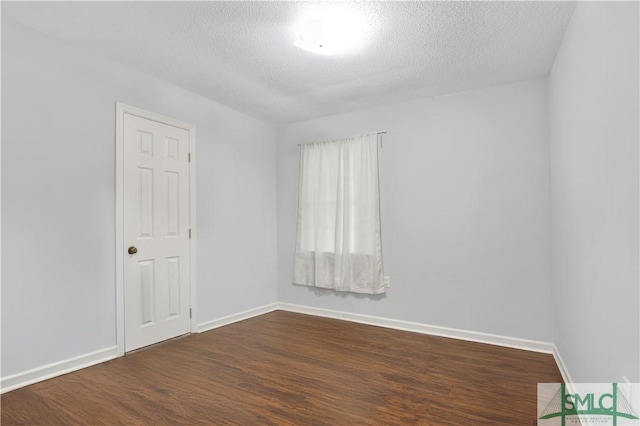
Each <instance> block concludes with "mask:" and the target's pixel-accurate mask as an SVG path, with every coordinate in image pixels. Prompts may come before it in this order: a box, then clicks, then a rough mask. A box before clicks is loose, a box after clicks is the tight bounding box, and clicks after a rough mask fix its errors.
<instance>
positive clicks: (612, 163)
mask: <svg viewBox="0 0 640 426" xmlns="http://www.w3.org/2000/svg"><path fill="white" fill-rule="evenodd" d="M638 75H639V70H638V3H637V2H625V3H615V2H593V3H591V2H586V3H582V2H579V3H578V5H577V7H576V10H575V12H574V15H573V18H572V19H571V23H570V24H569V27H568V29H567V32H566V34H565V37H564V41H563V43H562V46H561V48H560V51H559V52H558V55H557V57H556V61H555V63H554V66H553V70H552V72H551V76H550V79H549V104H550V135H551V137H550V139H551V159H552V161H551V189H552V210H551V211H552V230H553V260H552V265H553V274H554V287H553V300H554V302H555V305H554V323H555V324H554V341H555V344H556V346H557V348H558V350H559V353H560V355H561V357H562V359H563V360H564V362H565V364H566V366H567V368H568V370H569V374H570V376H571V379H572V380H573V381H578V382H611V381H616V382H620V381H621V380H622V376H623V375H626V376H627V378H628V379H629V380H631V381H633V382H638V381H640V373H639V363H640V351H639V341H638V338H639V334H640V329H639V327H640V317H639V312H640V306H639V294H638V286H639V284H638V278H639V277H638V256H639V253H638V217H639V216H638V141H639V132H638V113H639V111H638Z"/></svg>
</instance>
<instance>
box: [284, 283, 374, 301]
mask: <svg viewBox="0 0 640 426" xmlns="http://www.w3.org/2000/svg"><path fill="white" fill-rule="evenodd" d="M294 286H295V287H304V288H306V289H307V291H309V292H311V293H313V294H314V295H315V296H318V297H340V298H342V299H348V298H350V297H352V298H355V299H358V300H362V299H368V300H375V301H377V300H382V299H385V298H386V297H387V294H386V293H380V294H366V293H351V292H348V291H335V290H331V289H328V288H320V287H310V286H306V285H299V284H294Z"/></svg>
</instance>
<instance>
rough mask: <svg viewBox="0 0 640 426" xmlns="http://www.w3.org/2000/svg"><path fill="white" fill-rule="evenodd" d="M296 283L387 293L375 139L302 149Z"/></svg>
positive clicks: (368, 138) (358, 291) (352, 139)
mask: <svg viewBox="0 0 640 426" xmlns="http://www.w3.org/2000/svg"><path fill="white" fill-rule="evenodd" d="M299 179H300V180H299V189H298V234H297V241H296V252H295V263H294V272H293V282H294V284H299V285H308V286H315V287H322V288H329V289H333V290H337V291H350V292H354V293H369V294H379V293H383V292H384V291H385V285H384V278H383V269H382V249H381V244H380V241H381V240H380V196H379V182H378V138H377V135H376V134H372V135H365V136H358V137H353V138H347V139H340V140H335V141H330V142H320V143H314V144H305V145H301V147H300V178H299Z"/></svg>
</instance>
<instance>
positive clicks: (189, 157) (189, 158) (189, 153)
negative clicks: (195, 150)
mask: <svg viewBox="0 0 640 426" xmlns="http://www.w3.org/2000/svg"><path fill="white" fill-rule="evenodd" d="M188 157H189V162H191V153H189V155H188Z"/></svg>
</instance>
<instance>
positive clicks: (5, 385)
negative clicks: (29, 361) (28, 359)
mask: <svg viewBox="0 0 640 426" xmlns="http://www.w3.org/2000/svg"><path fill="white" fill-rule="evenodd" d="M117 349H118V348H117V346H113V347H110V348H105V349H100V350H98V351H95V352H91V353H88V354H84V355H80V356H76V357H73V358H69V359H66V360H63V361H58V362H54V363H52V364H48V365H44V366H42V367H37V368H34V369H32V370H27V371H24V372H22V373H18V374H13V375H11V376H7V377H3V378H2V379H0V393H5V392H9V391H11V390H14V389H17V388H21V387H23V386H27V385H31V384H34V383H38V382H41V381H43V380H47V379H51V378H52V377H56V376H61V375H63V374H67V373H71V372H73V371H76V370H81V369H83V368H86V367H90V366H92V365H96V364H100V363H101V362H105V361H109V360H111V359H114V358H116V356H117Z"/></svg>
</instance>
